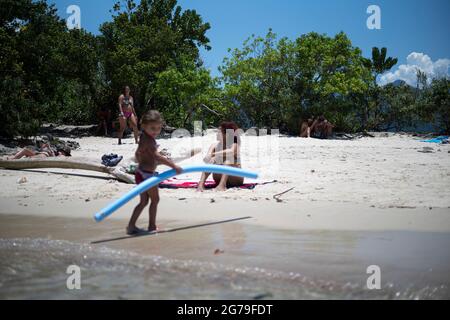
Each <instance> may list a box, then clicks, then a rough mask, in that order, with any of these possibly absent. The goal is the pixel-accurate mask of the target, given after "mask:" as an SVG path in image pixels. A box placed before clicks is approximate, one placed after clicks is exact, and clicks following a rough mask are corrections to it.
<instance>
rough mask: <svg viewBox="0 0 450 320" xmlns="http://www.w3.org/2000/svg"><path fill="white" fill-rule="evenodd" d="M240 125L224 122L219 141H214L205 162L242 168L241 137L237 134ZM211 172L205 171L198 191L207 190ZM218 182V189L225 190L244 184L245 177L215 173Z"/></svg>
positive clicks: (220, 128) (221, 126)
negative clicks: (207, 181) (206, 183)
mask: <svg viewBox="0 0 450 320" xmlns="http://www.w3.org/2000/svg"><path fill="white" fill-rule="evenodd" d="M237 130H238V126H237V125H236V124H235V123H234V122H232V121H231V122H222V123H221V124H220V126H219V131H218V132H217V142H215V143H213V144H212V145H211V146H210V148H209V150H208V153H207V155H206V157H205V159H203V160H204V162H205V163H209V164H218V165H226V166H231V167H236V168H240V167H241V161H240V145H241V142H240V138H239V136H238V134H237V132H236V131H237ZM210 174H211V173H207V172H203V173H202V176H201V178H200V181H199V183H198V188H197V191H200V192H203V191H204V190H205V181H206V179H207V178H208V177H209V175H210ZM213 179H214V181H215V182H216V184H217V187H216V188H215V189H216V190H217V191H225V190H226V189H227V188H232V187H239V186H241V185H243V184H244V178H242V177H234V176H227V175H222V174H216V173H214V174H213Z"/></svg>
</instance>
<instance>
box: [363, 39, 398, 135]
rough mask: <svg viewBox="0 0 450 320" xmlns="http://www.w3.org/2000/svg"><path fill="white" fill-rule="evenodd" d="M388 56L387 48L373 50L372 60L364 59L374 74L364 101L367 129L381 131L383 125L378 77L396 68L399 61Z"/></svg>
mask: <svg viewBox="0 0 450 320" xmlns="http://www.w3.org/2000/svg"><path fill="white" fill-rule="evenodd" d="M386 56H387V48H385V47H383V48H381V50H380V49H379V48H377V47H373V48H372V59H366V58H364V59H363V61H364V65H365V66H366V68H367V69H368V70H370V72H371V73H372V81H373V83H372V85H371V86H370V90H369V94H368V96H367V97H366V99H365V101H363V106H364V108H363V113H362V127H363V128H364V129H365V130H367V129H379V126H380V125H381V123H382V120H381V119H380V113H381V111H380V88H379V86H378V84H377V79H378V76H380V75H381V74H383V73H385V72H386V71H389V70H391V69H392V67H394V66H395V65H396V64H397V62H398V59H397V58H392V57H386Z"/></svg>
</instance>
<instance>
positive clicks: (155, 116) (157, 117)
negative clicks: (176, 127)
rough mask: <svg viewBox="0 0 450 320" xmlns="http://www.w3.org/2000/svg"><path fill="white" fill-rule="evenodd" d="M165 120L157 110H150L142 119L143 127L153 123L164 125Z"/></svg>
mask: <svg viewBox="0 0 450 320" xmlns="http://www.w3.org/2000/svg"><path fill="white" fill-rule="evenodd" d="M163 121H164V120H163V118H162V116H161V114H160V113H159V112H158V111H156V110H150V111H149V112H147V113H146V114H144V116H143V117H142V119H141V125H145V124H149V123H152V122H158V123H161V124H162V123H163Z"/></svg>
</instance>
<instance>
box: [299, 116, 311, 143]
mask: <svg viewBox="0 0 450 320" xmlns="http://www.w3.org/2000/svg"><path fill="white" fill-rule="evenodd" d="M312 125H313V119H311V118H310V119H308V121H303V122H302V125H301V127H300V137H301V138H310V137H311V127H312Z"/></svg>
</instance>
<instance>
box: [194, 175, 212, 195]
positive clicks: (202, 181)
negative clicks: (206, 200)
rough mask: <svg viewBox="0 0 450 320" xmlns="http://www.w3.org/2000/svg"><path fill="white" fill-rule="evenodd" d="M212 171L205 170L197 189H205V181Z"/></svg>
mask: <svg viewBox="0 0 450 320" xmlns="http://www.w3.org/2000/svg"><path fill="white" fill-rule="evenodd" d="M210 174H211V173H209V172H203V173H202V177H201V178H200V181H199V182H198V186H197V191H200V192H203V191H205V181H206V179H208V177H209V175H210Z"/></svg>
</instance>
